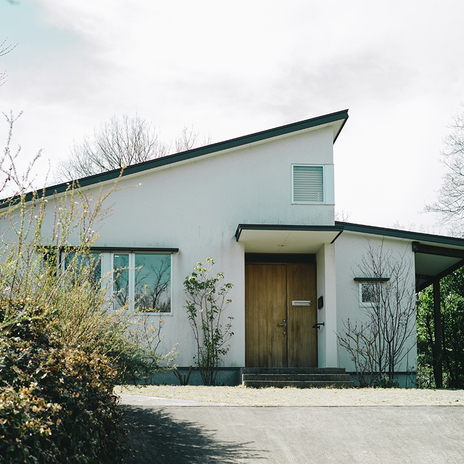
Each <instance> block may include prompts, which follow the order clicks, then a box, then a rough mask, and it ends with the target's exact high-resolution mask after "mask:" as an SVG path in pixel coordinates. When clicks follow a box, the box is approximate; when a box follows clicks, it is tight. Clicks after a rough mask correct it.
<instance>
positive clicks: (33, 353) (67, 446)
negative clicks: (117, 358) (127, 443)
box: [0, 317, 123, 463]
mask: <svg viewBox="0 0 464 464" xmlns="http://www.w3.org/2000/svg"><path fill="white" fill-rule="evenodd" d="M46 327H47V324H46V318H45V317H42V318H40V317H36V318H32V317H29V318H27V317H26V318H22V319H21V320H20V321H18V322H16V323H15V324H14V325H13V326H11V327H10V328H9V330H8V332H7V333H3V334H2V335H1V336H0V382H1V388H2V390H1V391H2V393H1V394H0V462H5V463H16V462H17V463H19V462H21V463H23V462H26V463H57V462H60V463H62V462H63V463H64V462H69V463H94V462H99V463H115V462H120V461H121V458H122V456H123V448H122V446H121V444H120V443H121V440H120V439H121V436H122V435H121V433H122V431H121V428H120V421H121V417H120V413H119V411H118V409H117V402H116V400H117V398H116V396H115V395H114V394H113V387H114V380H115V378H116V371H115V370H114V369H113V368H112V367H111V365H110V362H109V360H108V358H107V357H105V356H100V355H98V354H97V353H95V352H86V351H84V350H83V349H81V348H79V347H77V346H74V347H68V346H63V344H62V343H61V342H60V341H59V340H57V339H56V338H55V337H54V335H53V334H50V333H47V331H46Z"/></svg>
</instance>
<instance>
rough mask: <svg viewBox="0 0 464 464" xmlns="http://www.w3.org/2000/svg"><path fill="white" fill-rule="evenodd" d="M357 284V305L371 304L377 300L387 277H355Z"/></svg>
mask: <svg viewBox="0 0 464 464" xmlns="http://www.w3.org/2000/svg"><path fill="white" fill-rule="evenodd" d="M354 280H355V281H356V282H358V286H359V306H372V305H374V304H376V303H378V302H379V300H380V298H381V294H382V290H383V285H384V284H385V282H388V280H390V279H389V278H388V277H355V278H354Z"/></svg>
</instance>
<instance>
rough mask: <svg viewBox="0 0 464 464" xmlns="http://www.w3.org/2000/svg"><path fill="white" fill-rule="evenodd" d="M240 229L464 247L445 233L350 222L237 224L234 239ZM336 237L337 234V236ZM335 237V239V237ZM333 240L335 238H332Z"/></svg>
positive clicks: (463, 240)
mask: <svg viewBox="0 0 464 464" xmlns="http://www.w3.org/2000/svg"><path fill="white" fill-rule="evenodd" d="M242 230H288V231H298V230H302V231H314V232H321V231H322V232H325V231H327V232H330V231H334V232H336V231H339V232H340V233H342V232H357V233H361V234H370V235H381V236H383V237H393V238H400V239H405V240H412V241H422V242H433V243H439V244H442V245H451V246H459V247H464V239H462V238H456V237H448V236H446V235H433V234H425V233H423V232H411V231H407V230H400V229H390V228H387V227H377V226H366V225H364V224H354V223H352V222H340V221H335V225H333V226H317V225H293V224H290V225H289V224H239V225H238V226H237V230H236V231H235V239H236V240H237V241H238V240H239V238H240V234H241V232H242ZM336 238H338V235H337V237H336ZM336 238H335V239H336ZM334 241H335V240H334Z"/></svg>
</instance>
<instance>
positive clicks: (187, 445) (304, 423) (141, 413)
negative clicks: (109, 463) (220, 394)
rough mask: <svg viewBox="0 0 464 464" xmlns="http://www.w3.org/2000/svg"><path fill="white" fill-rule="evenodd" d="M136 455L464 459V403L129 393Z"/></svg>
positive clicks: (217, 459)
mask: <svg viewBox="0 0 464 464" xmlns="http://www.w3.org/2000/svg"><path fill="white" fill-rule="evenodd" d="M121 409H122V411H123V415H124V424H125V426H126V428H128V429H129V431H130V433H129V436H130V443H131V444H132V445H133V446H134V447H135V449H136V450H137V451H134V452H133V453H132V454H133V456H132V457H131V458H129V459H128V460H127V464H134V463H147V464H149V463H160V464H162V463H166V464H171V463H172V464H184V463H185V464H187V463H188V464H192V463H201V464H205V463H218V464H219V463H221V464H224V463H225V464H227V463H278V464H283V463H303V464H311V463H318V464H319V463H320V464H326V463H327V464H330V463H337V464H338V463H343V464H345V463H346V464H348V463H369V464H372V463H392V462H396V463H401V464H404V463H414V464H417V463H431V464H440V463H446V464H451V463H459V464H462V463H464V407H461V406H454V407H453V406H343V407H336V406H333V407H327V406H319V407H318V406H310V407H295V406H294V407H243V406H233V405H224V404H214V405H212V404H211V403H202V402H199V401H192V400H176V399H170V400H166V399H162V398H151V397H146V396H136V395H121Z"/></svg>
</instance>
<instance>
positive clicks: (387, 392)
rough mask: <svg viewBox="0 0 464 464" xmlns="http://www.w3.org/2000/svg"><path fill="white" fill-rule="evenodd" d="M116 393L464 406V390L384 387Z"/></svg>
mask: <svg viewBox="0 0 464 464" xmlns="http://www.w3.org/2000/svg"><path fill="white" fill-rule="evenodd" d="M115 393H116V394H125V395H142V396H150V397H154V398H174V399H181V400H193V401H201V402H205V403H227V404H230V405H237V406H382V405H393V406H420V405H422V406H423V405H430V406H432V405H434V406H464V390H420V389H400V388H395V389H391V388H390V389H383V388H351V389H335V388H307V389H299V388H261V389H254V388H246V387H243V386H237V387H204V386H169V385H168V386H166V385H155V386H143V387H116V389H115Z"/></svg>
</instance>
